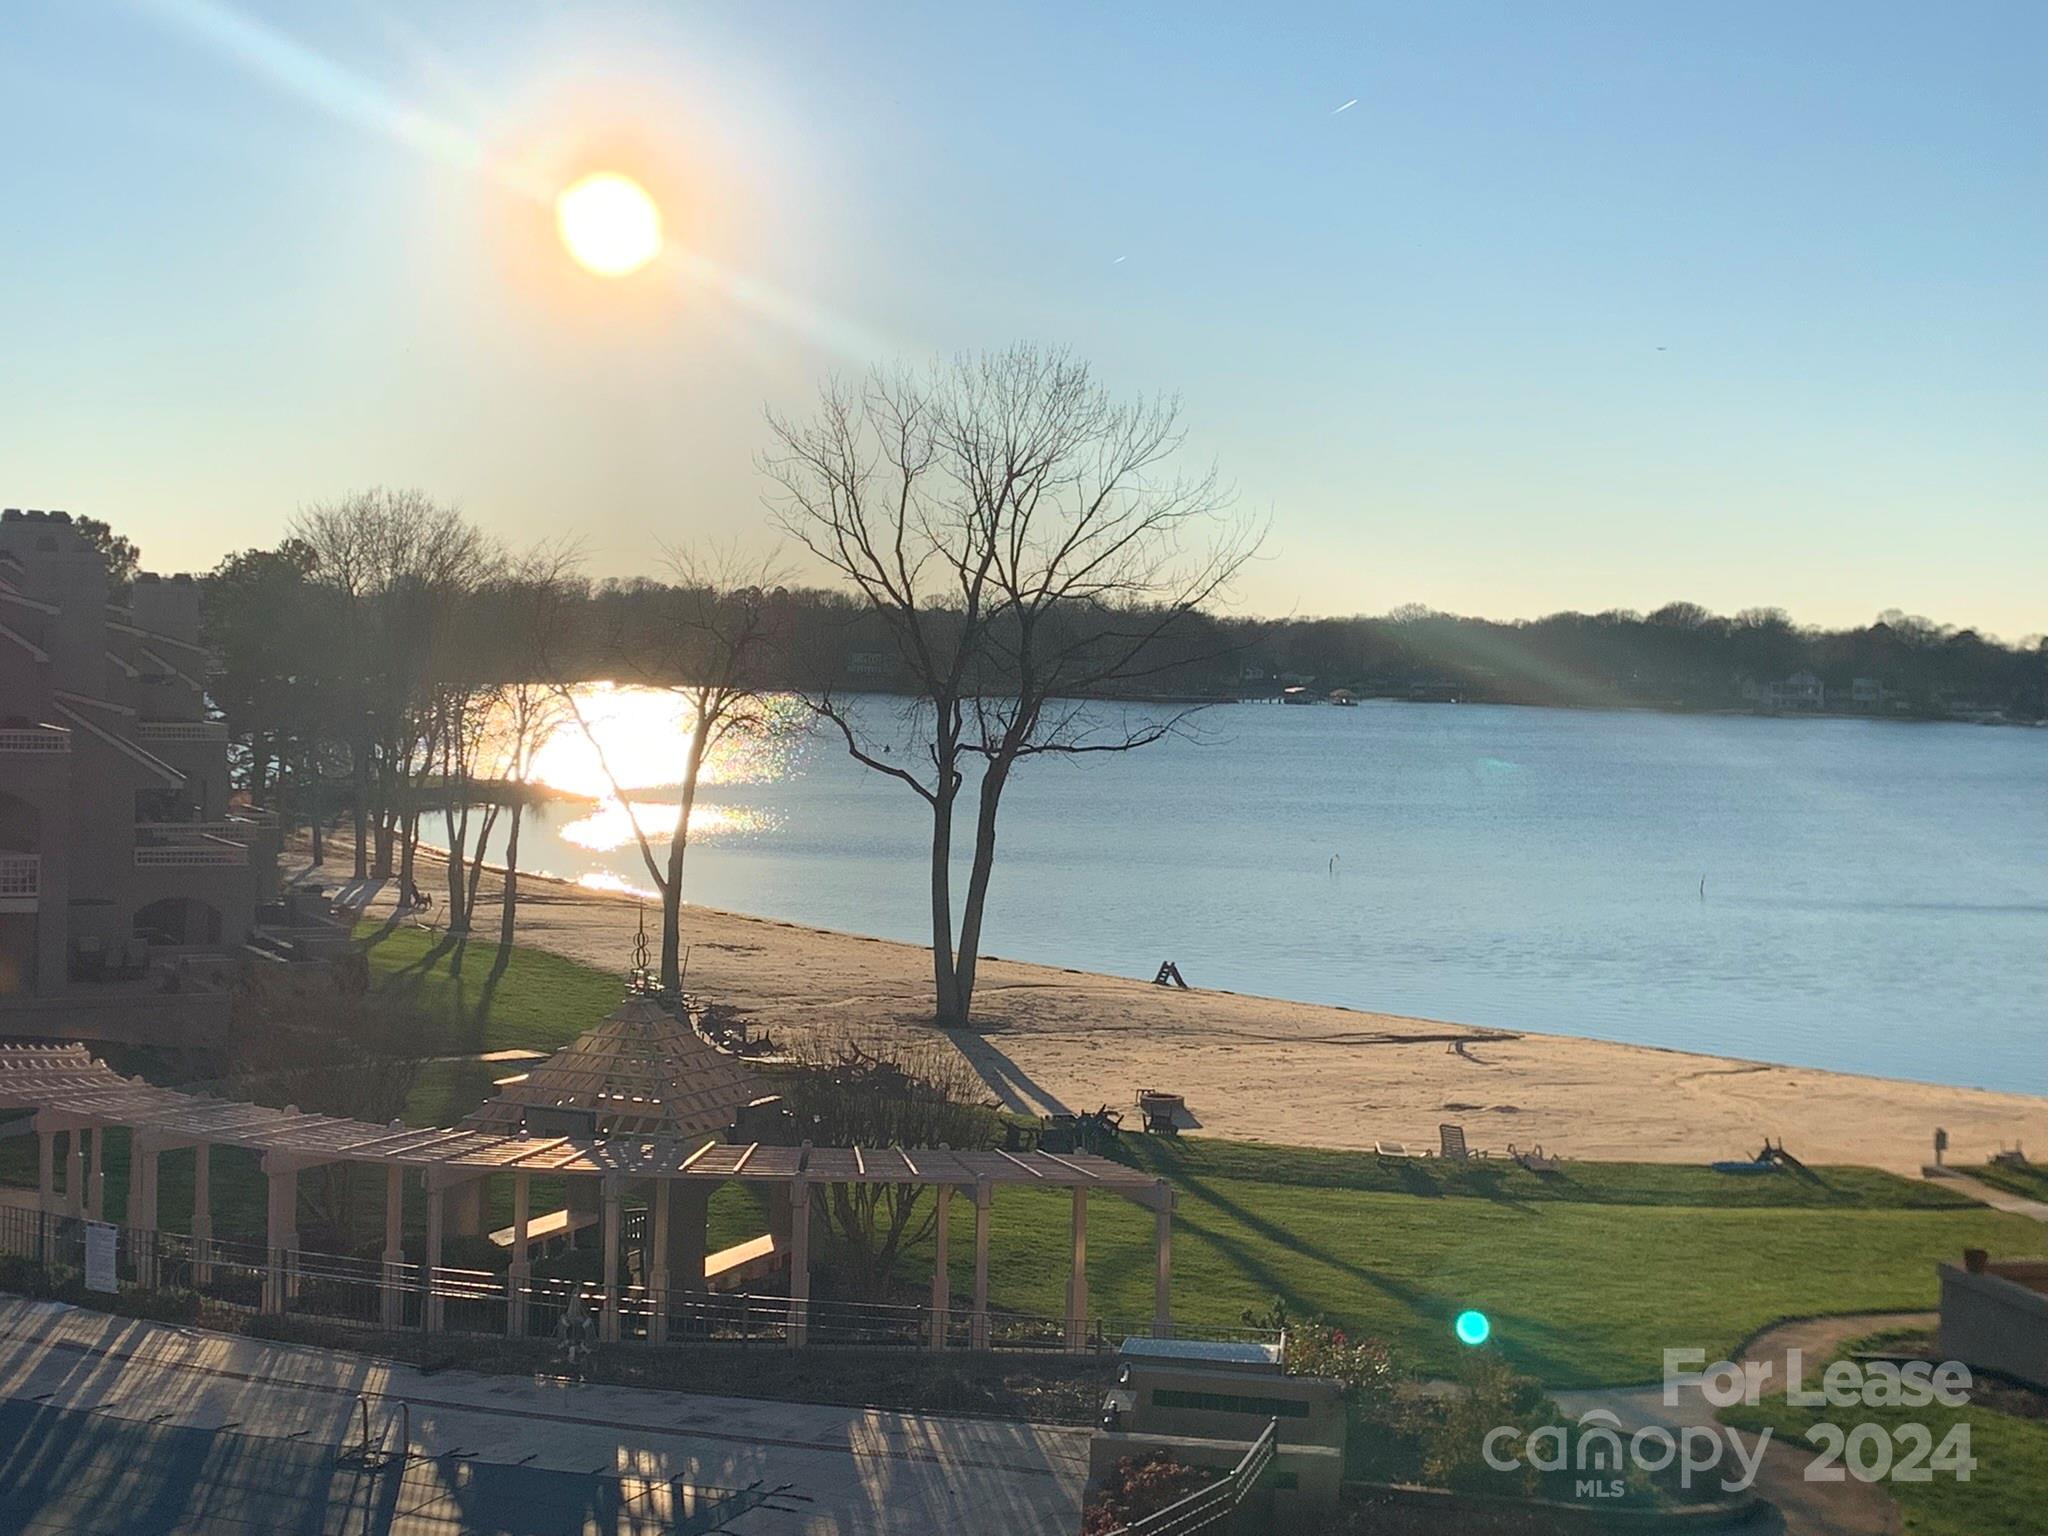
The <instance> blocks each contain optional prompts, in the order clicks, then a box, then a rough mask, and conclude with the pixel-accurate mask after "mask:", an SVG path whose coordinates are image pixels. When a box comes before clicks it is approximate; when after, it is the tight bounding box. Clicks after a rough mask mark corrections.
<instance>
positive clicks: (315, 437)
mask: <svg viewBox="0 0 2048 1536" xmlns="http://www.w3.org/2000/svg"><path fill="white" fill-rule="evenodd" d="M7 31H8V37H7V41H6V45H5V47H4V48H0V192H4V198H5V201H4V207H5V229H6V239H5V240H4V241H0V338H4V340H0V346H4V352H5V367H4V368H0V500H4V501H5V502H6V503H7V504H9V505H20V506H63V507H69V508H71V509H73V510H74V511H79V512H87V513H91V514H94V515H97V516H101V517H105V518H107V519H109V520H111V521H112V522H114V523H115V524H116V525H117V526H119V527H121V528H123V529H125V530H127V531H129V532H131V533H132V534H134V535H135V536H136V537H137V538H138V539H139V540H140V541H141V542H142V543H143V545H144V547H145V553H146V555H147V557H148V560H149V563H151V564H152V565H156V566H160V567H163V568H166V569H170V568H178V567H185V566H203V565H207V564H210V563H211V562H212V561H213V560H214V559H216V558H217V557H218V556H219V555H220V554H222V553H223V552H225V551H226V550H229V549H231V548H236V547H241V546H246V545H250V544H257V543H268V542H273V541H274V540H275V538H276V536H277V533H278V530H279V528H280V525H281V524H282V522H283V520H284V519H285V518H286V517H287V516H288V515H289V514H290V513H291V512H292V511H293V509H294V508H296V507H298V506H300V505H302V504H304V503H307V502H310V501H314V500H318V499H321V498H324V497H330V496H334V495H338V494H341V493H343V492H346V491H348V490H350V489H352V488H356V487H361V486H365V485H369V484H373V483H379V482H382V483H392V484H417V485H420V486H423V487H425V488H427V489H429V490H431V491H434V492H436V493H438V494H440V495H442V496H444V497H447V498H448V499H451V500H453V501H456V502H458V503H460V504H461V505H462V506H463V507H465V509H467V510H468V511H469V512H471V513H472V514H473V515H474V516H476V517H477V518H478V519H479V520H481V521H483V522H485V523H486V524H488V525H490V526H491V527H493V528H496V529H498V530H500V531H502V532H503V533H505V534H506V535H507V536H508V537H510V538H512V539H514V540H530V539H536V538H541V537H547V536H552V535H559V534H562V533H565V532H573V533H576V534H578V535H580V536H581V537H582V538H583V540H584V542H585V545H586V548H587V550H588V553H589V557H590V563H591V566H592V569H593V570H594V571H596V572H597V573H599V574H612V573H626V572H630V571H632V570H635V569H638V568H641V567H642V566H643V565H644V564H645V562H646V560H647V555H648V551H650V549H651V547H652V544H653V541H654V539H655V538H656V537H660V538H664V539H668V540H670V541H674V540H677V539H688V538H692V537H696V536H702V535H720V536H734V535H737V536H741V537H743V538H745V539H747V540H748V541H749V542H753V543H760V542H762V533H761V524H762V514H761V508H760V494H761V492H760V486H759V482H758V479H757V477H756V475H755V473H754V470H753V467H752V458H753V454H754V453H755V451H756V450H757V449H758V448H759V447H760V446H761V445H762V442H763V439H764V433H763V428H762V425H761V410H762V406H763V405H764V403H773V404H775V405H778V406H781V407H785V408H787V407H796V406H799V405H801V403H802V402H803V400H804V399H805V398H806V396H807V395H808V394H809V392H810V391H811V389H812V388H813V386H814V382H815V380H816V379H817V378H818V376H819V375H820V374H822V373H823V372H825V371H826V370H829V369H833V368H840V369H857V368H859V367H861V366H863V365H864V364H865V363H866V362H868V361H877V360H888V359H891V358H895V357H907V358H915V357H920V356H923V355H928V354H930V353H934V352H948V353H950V352H953V351H956V350H960V349H966V348H975V347H982V346H994V345H1001V344H1003V343H1006V342H1008V341H1011V340H1015V339H1031V340H1038V341H1046V342H1055V343H1066V344H1071V345H1072V346H1073V347H1075V348H1076V349H1077V350H1079V351H1080V352H1082V353H1083V354H1085V355H1086V356H1088V357H1089V358H1091V359H1092V360H1093V361H1094V362H1095V363H1096V364H1097V366H1098V367H1099V369H1100V371H1101V373H1102V375H1103V377H1104V378H1105V379H1106V380H1107V381H1108V382H1109V383H1110V384H1112V385H1113V386H1114V387H1116V388H1118V389H1120V390H1126V389H1127V390H1136V389H1155V388H1158V389H1167V390H1174V391H1178V392H1179V393H1180V394H1181V395H1182V397H1183V399H1184V401H1185V405H1186V410H1187V415H1188V419H1189V423H1190V426H1191V427H1192V430H1193V442H1194V445H1195V447H1196V449H1197V450H1198V451H1199V453H1200V454H1201V455H1202V456H1203V457H1204V458H1207V457H1211V456H1213V457H1214V458H1215V459H1216V460H1217V461H1218V463H1219V464H1220V465H1221V467H1222V469H1223V471H1224V472H1225V474H1226V475H1227V476H1228V477H1229V478H1230V479H1232V480H1233V481H1234V482H1235V483H1236V484H1237V485H1238V487H1239V489H1240V494H1241V497H1242V500H1243V502H1244V503H1245V504H1246V505H1248V506H1250V507H1252V508H1255V509H1259V510H1263V511H1269V512H1270V514H1271V518H1272V524H1273V535H1272V540H1271V543H1270V546H1269V557H1268V558H1267V559H1265V560H1264V561H1262V562H1261V564H1260V565H1259V567H1258V568H1257V569H1256V571H1254V572H1253V574H1252V575H1251V576H1250V577H1249V578H1248V579H1247V581H1246V582H1245V584H1244V586H1243V589H1242V591H1241V593H1240V595H1239V601H1240V605H1241V606H1243V607H1245V608H1248V609H1251V610H1255V611H1260V612H1268V613H1273V612H1301V613H1348V612H1354V611H1362V610H1379V609H1384V608H1386V607H1390V606H1392V605H1394V604H1396V603H1401V602H1408V601H1420V602H1426V603H1430V604H1433V605H1436V606H1441V607H1446V608H1451V609H1456V610H1459V611H1465V612H1483V613H1489V614H1494V615H1500V616H1508V615H1527V614H1535V613H1540V612H1545V611H1549V610H1551V609H1555V608H1560V607H1568V606H1569V607H1579V608H1587V609H1599V608H1606V607H1617V606H1618V607H1634V608H1642V609H1649V608H1653V607H1655V606H1657V605H1659V604H1661V603H1663V602H1665V601H1667V600H1670V599H1673V598H1687V599H1691V600H1695V601H1699V602H1703V603H1706V604H1708V605H1709V606H1711V607H1715V608H1720V609H1733V608H1736V607H1741V606H1745V605H1750V604H1779V605H1782V606H1785V607H1787V608H1789V609H1791V610H1792V611H1793V613H1794V614H1795V615H1796V616H1798V617H1800V618H1802V619H1806V620H1811V621H1820V622H1855V621H1862V620H1865V619H1868V618H1869V617H1870V616H1872V615H1873V614H1875V613H1876V612H1877V611H1878V610H1880V609H1882V608H1887V607H1894V606H1896V607H1900V608H1905V609H1907V610H1910V611H1916V612H1923V613H1926V614H1928V615H1930V616H1932V617H1935V618H1939V619H1944V620H1947V621H1950V622H1956V623H1970V624H1976V625H1979V626H1981V627H1983V628H1985V629H1987V630H1990V631H1993V632H1996V633H2000V634H2004V635H2006V636H2008V637H2018V636H2020V635H2023V634H2028V633H2034V632H2038V631H2040V630H2042V629H2043V628H2048V617H2044V601H2043V596H2042V594H2043V589H2044V582H2043V579H2042V578H2043V575H2044V573H2048V505H2044V502H2048V494H2044V493H2048V430H2044V428H2048V376H2044V375H2048V364H2044V358H2048V334H2044V333H2048V323H2044V322H2048V254H2044V253H2048V174H2044V173H2048V132H2044V130H2048V120H2044V117H2048V114H2044V107H2043V101H2044V99H2048V93H2044V92H2043V90H2042V88H2041V69H2042V62H2043V60H2044V59H2048V6H2043V5H2041V4H2039V3H2037V0H2025V3H2014V4H1972V3H1961V4H1956V5H1946V6H1934V5H1927V4H1924V3H1915V4H1887V3H1878V0H1858V3H1848V4H1818V3H1798V4H1789V5H1788V4H1784V3H1770V4H1732V3H1714V4H1709V5H1700V6H1679V5H1663V4H1656V5H1644V4H1641V3H1620V0H1617V3H1613V4H1598V5H1595V4H1568V3H1561V0H1560V3H1533V0H1502V3H1498V4H1488V5H1461V4H1435V3H1432V4H1427V5H1417V4H1412V3H1401V4H1371V5H1366V4H1360V5H1348V6H1337V5H1322V6H1295V7H1286V6H1279V7H1261V8H1254V7H1250V6H1243V5H1229V6H1225V5H1189V4H1177V5H1163V4H1162V5H1136V4H1133V5H1123V6H1114V7H1111V6H1093V5H1090V6H1082V5H1063V4H1049V3H1039V4H1015V5H994V4H985V3H976V4H971V5H961V4H903V3H890V4H884V5H863V6H855V5H848V4H844V3H825V0H816V3H811V4H801V5H799V4H790V3H781V0H769V3H760V0H755V3H749V4H745V5H741V4H729V5H705V4H697V5H684V4H670V5H662V6H653V5H648V6H609V5H569V4H516V3H510V0H496V3H489V4H485V3H469V4H437V3H425V0H408V3H404V4H400V3H397V0H392V3H388V4H379V5H352V4H347V3H344V0H330V3H324V4H320V5H313V4H303V5H296V6H284V5H276V4H266V5H256V4H245V5H235V6H230V5H226V4H221V3H217V0H144V3H136V4H99V3H89V0H79V3H56V0H43V3H36V0H26V3H23V4H19V5H16V6H12V7H10V9H9V18H8V22H7ZM1354 98H1355V100H1356V105H1355V106H1352V107H1350V108H1349V109H1348V110H1343V111H1338V110H1336V109H1338V108H1339V107H1340V106H1342V104H1343V103H1345V102H1347V101H1351V100H1353V99H1354ZM604 168H610V169H618V170H622V171H624V172H626V173H627V174H631V175H634V176H636V177H638V178H640V179H641V180H643V181H644V182H645V183H646V184H647V185H648V186H649V187H650V189H652V190H653V191H654V192H655V193H656V195H657V197H658V199H659V200H660V201H661V203H662V205H663V209H664V215H665V218H666V221H667V226H668V233H669V235H670V237H671V241H672V253H673V255H674V259H672V260H668V261H665V262H663V263H662V264H660V265H659V266H657V267H656V268H651V269H649V271H648V272H646V273H643V274H641V275H640V276H638V277H635V278H633V279H629V280H626V281H623V282H613V281H608V280H604V279H599V278H596V277H593V276H591V275H589V274H587V273H584V272H583V271H581V270H580V269H579V268H576V267H574V266H573V265H571V264H570V263H569V261H568V259H567V257H566V256H565V255H564V253H563V252H562V250H561V248H560V246H559V243H558V242H557V241H556V240H555V238H554V235H553V230H552V224H551V219H552V214H551V210H550V208H549V205H548V200H549V198H550V197H551V196H552V192H553V190H555V189H557V188H559V186H561V185H564V184H566V183H567V181H569V180H573V179H574V177H575V176H576V175H578V174H580V173H582V172H584V171H587V170H592V169H604Z"/></svg>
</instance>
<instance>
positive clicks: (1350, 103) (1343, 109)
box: [1330, 96, 1358, 117]
mask: <svg viewBox="0 0 2048 1536" xmlns="http://www.w3.org/2000/svg"><path fill="white" fill-rule="evenodd" d="M1357 105H1358V98H1357V97H1356V96H1354V97H1352V98H1351V99H1350V100H1349V101H1347V102H1345V103H1344V105H1343V106H1341V107H1339V108H1338V109H1337V112H1349V111H1350V110H1351V109H1352V108H1353V107H1355V106H1357ZM1337 112H1332V113H1331V114H1330V116H1332V117H1335V116H1336V115H1337Z"/></svg>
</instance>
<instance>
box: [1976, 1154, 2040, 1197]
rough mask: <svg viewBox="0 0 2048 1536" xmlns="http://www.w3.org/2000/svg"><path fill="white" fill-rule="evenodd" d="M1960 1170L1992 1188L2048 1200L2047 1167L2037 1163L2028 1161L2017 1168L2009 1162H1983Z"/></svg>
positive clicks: (2010, 1193) (2011, 1193)
mask: <svg viewBox="0 0 2048 1536" xmlns="http://www.w3.org/2000/svg"><path fill="white" fill-rule="evenodd" d="M1962 1172H1964V1173H1966V1174H1968V1175H1969V1176H1970V1177H1971V1178H1973V1179H1975V1180H1976V1181H1977V1182H1978V1183H1980V1184H1989V1185H1990V1186H1991V1187H1992V1188H1993V1189H2002V1190H2004V1191H2005V1192H2006V1193H2007V1194H2009V1195H2023V1196H2025V1197H2026V1198H2027V1199H2029V1200H2048V1168H2044V1167H2042V1166H2041V1165H2039V1164H2038V1163H2029V1164H2027V1165H2026V1166H2025V1167H2018V1168H2016V1167H2014V1166H2013V1165H2012V1164H2011V1163H1983V1164H1980V1165H1979V1166H1977V1167H1975V1168H1965V1169H1963V1170H1962Z"/></svg>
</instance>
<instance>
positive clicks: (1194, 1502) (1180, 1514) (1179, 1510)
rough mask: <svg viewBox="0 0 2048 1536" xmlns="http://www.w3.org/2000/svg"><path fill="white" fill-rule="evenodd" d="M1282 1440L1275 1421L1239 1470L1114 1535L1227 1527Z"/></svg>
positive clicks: (1192, 1535)
mask: <svg viewBox="0 0 2048 1536" xmlns="http://www.w3.org/2000/svg"><path fill="white" fill-rule="evenodd" d="M1279 1440H1280V1421H1279V1420H1278V1419H1274V1420H1272V1421H1271V1422H1269V1423H1268V1424H1267V1425H1266V1427H1265V1428H1264V1429H1263V1430H1261V1431H1260V1432H1259V1438H1258V1439H1256V1440H1254V1441H1253V1442H1252V1443H1251V1446H1250V1448H1249V1449H1248V1450H1246V1451H1245V1453H1244V1456H1243V1458H1242V1459H1241V1460H1239V1462H1238V1464H1237V1465H1236V1466H1235V1467H1232V1468H1231V1469H1230V1471H1228V1472H1226V1473H1225V1474H1224V1475H1223V1476H1222V1477H1219V1478H1218V1479H1217V1480H1216V1481H1215V1482H1213V1483H1210V1484H1208V1485H1207V1486H1206V1487H1202V1488H1197V1489H1196V1490H1195V1491H1194V1492H1193V1493H1191V1494H1189V1495H1188V1496H1187V1497H1186V1498H1184V1499H1176V1500H1175V1501H1174V1502H1173V1503H1171V1504H1169V1505H1167V1506H1166V1508H1164V1509H1160V1510H1154V1511H1153V1512H1152V1513H1151V1514H1149V1515H1147V1516H1145V1518H1144V1519H1142V1520H1134V1521H1132V1522H1131V1523H1130V1524H1129V1525H1126V1526H1121V1527H1119V1528H1118V1529H1117V1530H1116V1531H1115V1532H1114V1533H1113V1536H1197V1533H1198V1532H1201V1531H1213V1530H1215V1529H1216V1528H1217V1527H1219V1526H1221V1525H1224V1524H1225V1523H1226V1522H1228V1521H1229V1519H1230V1517H1231V1516H1232V1515H1233V1514H1235V1513H1236V1512H1237V1506H1238V1505H1240V1504H1242V1503H1243V1502H1244V1500H1245V1495H1246V1494H1248V1493H1250V1492H1251V1491H1252V1489H1253V1488H1254V1487H1255V1486H1256V1485H1257V1484H1258V1481H1259V1479H1260V1478H1261V1477H1262V1476H1264V1475H1265V1471H1266V1468H1268V1467H1269V1466H1271V1465H1272V1464H1273V1456H1274V1454H1275V1450H1276V1448H1277V1446H1278V1444H1279Z"/></svg>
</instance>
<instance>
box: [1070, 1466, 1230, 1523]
mask: <svg viewBox="0 0 2048 1536" xmlns="http://www.w3.org/2000/svg"><path fill="white" fill-rule="evenodd" d="M1215 1480H1216V1474H1215V1473H1214V1472H1211V1471H1208V1470H1206V1469H1205V1468H1202V1467H1190V1466H1188V1465H1186V1464H1185V1463H1183V1462H1178V1461H1175V1460H1174V1459H1173V1457H1171V1456H1170V1455H1168V1454H1167V1453H1166V1452H1165V1451H1148V1452H1146V1453H1145V1454H1144V1455H1142V1456H1126V1457H1124V1458H1123V1459H1122V1460H1121V1461H1119V1462H1118V1463H1117V1464H1116V1470H1115V1471H1114V1472H1112V1473H1111V1474H1110V1475H1109V1480H1108V1481H1107V1482H1106V1483H1105V1484H1104V1485H1103V1488H1102V1491H1101V1492H1100V1493H1098V1494H1097V1495H1096V1496H1095V1502H1094V1503H1092V1504H1090V1505H1089V1506H1088V1509H1087V1512H1086V1513H1085V1514H1084V1515H1083V1516H1082V1518H1081V1536H1107V1533H1109V1532H1111V1531H1118V1530H1121V1529H1123V1527H1125V1526H1127V1525H1129V1524H1131V1523H1132V1522H1133V1521H1137V1520H1142V1519H1144V1518H1145V1517H1146V1516H1147V1515H1153V1514H1157V1513H1158V1512H1159V1511H1160V1510H1162V1509H1164V1508H1166V1507H1167V1505H1169V1504H1173V1503H1175V1502H1177V1501H1179V1500H1181V1499H1184V1498H1186V1497H1187V1496H1188V1495H1189V1494H1191V1493H1193V1492H1194V1491H1195V1490H1196V1489H1198V1488H1206V1487H1207V1486H1208V1485H1209V1484H1210V1483H1212V1482H1214V1481H1215Z"/></svg>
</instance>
